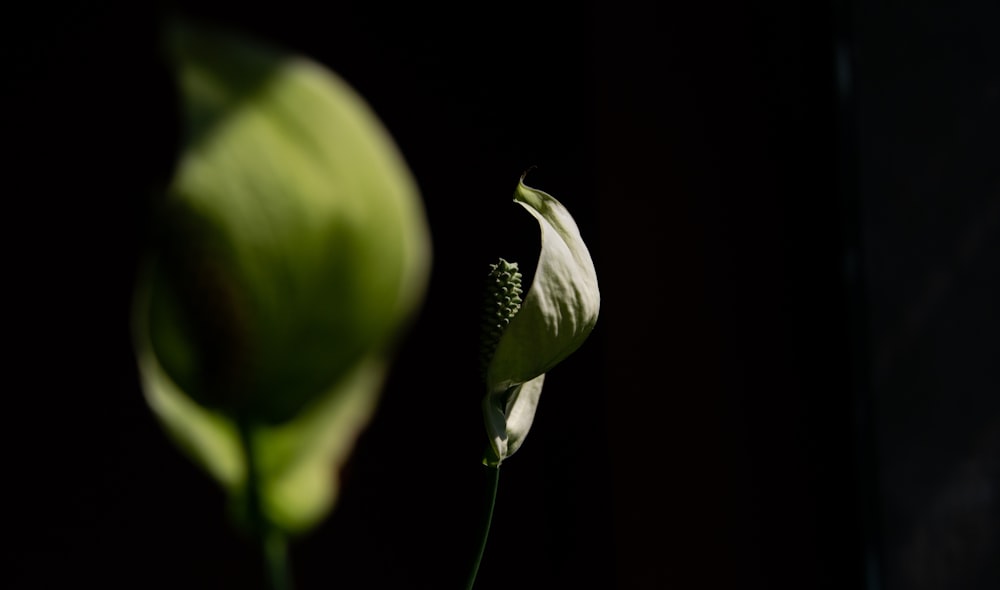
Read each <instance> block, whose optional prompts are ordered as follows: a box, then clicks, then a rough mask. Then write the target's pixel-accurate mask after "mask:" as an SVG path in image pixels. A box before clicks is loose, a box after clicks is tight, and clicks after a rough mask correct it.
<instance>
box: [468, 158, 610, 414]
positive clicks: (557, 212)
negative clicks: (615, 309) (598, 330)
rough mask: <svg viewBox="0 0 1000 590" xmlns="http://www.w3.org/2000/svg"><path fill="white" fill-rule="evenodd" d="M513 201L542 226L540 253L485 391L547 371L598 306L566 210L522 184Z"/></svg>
mask: <svg viewBox="0 0 1000 590" xmlns="http://www.w3.org/2000/svg"><path fill="white" fill-rule="evenodd" d="M514 199H515V201H517V202H518V203H519V204H520V205H522V206H523V207H524V208H525V209H527V210H528V212H529V213H531V214H532V215H533V216H534V217H535V219H536V220H538V225H539V226H540V227H541V232H542V237H541V254H540V255H539V257H538V266H537V268H536V269H535V275H534V279H533V280H532V283H531V288H530V289H529V290H528V293H527V295H525V296H524V302H523V303H522V305H521V310H520V311H519V312H518V314H517V315H516V316H515V317H514V319H513V320H511V322H510V325H509V326H507V329H506V330H505V331H504V333H503V336H502V337H501V339H500V343H499V344H498V345H497V349H496V352H495V354H494V355H493V360H492V361H491V362H490V366H489V370H488V375H487V391H488V393H491V394H496V393H502V392H504V391H507V390H508V389H509V388H511V387H513V386H514V385H517V384H519V383H524V382H526V381H530V380H531V379H534V378H535V377H537V376H539V375H541V374H543V373H547V372H548V371H549V370H550V369H551V368H552V367H554V366H555V365H557V364H558V363H559V362H560V361H562V360H563V359H564V358H566V357H567V356H569V355H570V354H571V353H572V352H573V351H575V350H576V349H577V348H579V347H580V345H581V344H583V342H584V341H585V340H586V339H587V336H589V335H590V332H591V330H593V328H594V324H596V323H597V315H598V312H599V311H600V307H601V294H600V290H599V289H598V286H597V271H596V270H595V269H594V262H593V260H591V257H590V251H589V250H588V249H587V245H586V244H585V243H584V242H583V238H582V237H581V236H580V230H579V228H577V226H576V222H575V221H574V220H573V217H572V216H571V215H570V214H569V211H567V210H566V208H565V207H564V206H563V205H562V204H561V203H560V202H559V201H557V200H556V199H555V198H553V197H552V196H551V195H548V194H546V193H544V192H542V191H539V190H535V189H533V188H529V187H527V186H525V184H524V181H523V177H522V180H521V182H519V183H518V187H517V191H516V192H515V193H514Z"/></svg>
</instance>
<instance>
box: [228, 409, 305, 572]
mask: <svg viewBox="0 0 1000 590" xmlns="http://www.w3.org/2000/svg"><path fill="white" fill-rule="evenodd" d="M239 431H240V443H241V444H242V446H243V452H244V454H245V455H246V462H247V491H246V494H247V496H246V500H247V506H246V509H247V516H248V521H249V523H250V529H251V533H252V534H253V536H254V537H255V540H256V542H257V544H258V549H259V551H260V557H261V560H262V561H263V564H264V573H265V574H266V577H267V587H268V588H269V590H291V588H292V584H291V578H290V576H289V570H288V541H287V539H286V538H285V536H284V534H282V532H281V531H280V530H278V529H277V528H275V527H274V526H273V525H272V524H271V523H270V522H269V521H268V519H267V516H265V514H264V510H263V507H262V506H261V498H260V486H261V481H260V465H259V464H258V462H257V449H256V447H255V445H254V438H253V426H251V425H250V424H248V423H246V422H242V421H241V422H240V424H239Z"/></svg>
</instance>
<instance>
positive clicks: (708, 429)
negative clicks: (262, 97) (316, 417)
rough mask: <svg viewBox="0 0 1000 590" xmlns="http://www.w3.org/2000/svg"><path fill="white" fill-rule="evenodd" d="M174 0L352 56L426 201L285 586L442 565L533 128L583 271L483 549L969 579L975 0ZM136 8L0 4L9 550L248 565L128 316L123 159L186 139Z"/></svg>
mask: <svg viewBox="0 0 1000 590" xmlns="http://www.w3.org/2000/svg"><path fill="white" fill-rule="evenodd" d="M862 4H864V5H865V7H864V8H862V7H861V5H862ZM171 6H173V7H175V8H177V9H179V10H182V11H184V12H185V13H187V14H189V15H191V16H194V17H198V18H205V19H213V20H216V21H217V22H220V23H222V24H227V25H230V26H233V27H236V28H239V29H241V30H243V31H245V32H249V33H251V34H254V35H257V36H259V37H261V38H263V39H267V40H270V41H272V42H275V43H279V44H281V45H283V46H285V47H287V48H289V49H292V50H295V51H299V52H301V53H304V54H307V55H310V56H312V57H313V58H315V59H317V60H319V61H321V62H322V63H324V64H326V65H327V66H329V67H330V68H331V69H333V70H334V71H336V72H337V73H338V74H340V75H341V76H342V77H344V78H345V79H346V80H347V81H349V82H350V83H351V84H352V85H353V86H354V87H355V88H356V89H357V90H358V91H359V92H360V93H361V94H362V95H363V96H365V98H366V99H367V100H368V101H369V103H370V104H371V105H372V107H373V108H374V109H375V111H376V112H377V113H378V115H379V116H380V117H381V118H382V120H383V122H384V123H385V125H386V126H387V128H388V129H389V130H390V131H391V132H392V134H393V136H394V137H395V139H396V141H397V143H398V144H399V146H400V149H401V150H402V152H403V154H404V155H405V157H406V158H407V161H408V163H409V164H410V167H411V169H412V170H413V173H414V175H415V176H416V178H417V181H418V183H419V185H420V188H421V192H422V194H423V197H424V201H425V205H426V208H427V214H428V219H429V222H430V225H431V230H432V234H433V240H434V249H435V251H434V255H435V257H434V269H433V274H432V278H431V284H430V288H429V291H428V295H427V300H426V303H425V305H424V307H423V309H422V312H421V314H420V317H419V318H417V320H416V323H415V324H414V325H413V327H412V329H411V330H410V331H409V333H408V334H407V336H406V339H405V341H404V342H403V344H402V346H401V349H400V354H399V357H398V359H397V361H396V363H395V364H394V366H393V367H394V368H393V373H392V375H391V377H390V380H389V382H388V384H387V386H386V389H385V391H384V397H383V400H382V404H381V405H380V407H379V411H378V414H377V415H376V417H375V419H374V421H373V423H372V424H371V426H370V428H369V429H368V430H367V431H366V433H365V434H364V436H363V437H362V439H361V440H360V441H359V444H358V447H357V449H356V452H355V454H354V456H353V458H352V460H351V462H350V464H349V465H348V466H346V468H345V470H344V474H343V475H344V488H343V490H342V496H341V498H340V502H339V503H338V505H337V507H336V509H335V511H334V513H333V514H332V515H331V516H330V518H329V519H327V520H326V521H325V522H324V523H323V524H322V526H321V527H319V528H318V529H317V530H316V531H315V532H314V533H312V534H311V535H309V536H308V537H306V538H303V539H299V540H297V541H296V543H295V544H294V545H293V548H292V563H293V568H294V573H295V577H296V582H297V588H299V589H301V590H310V589H312V588H331V587H337V588H452V587H462V584H463V582H464V579H465V576H466V575H467V570H468V567H469V563H470V561H471V558H472V553H473V550H474V547H475V542H476V534H477V532H478V529H479V526H480V517H481V511H482V503H483V501H484V493H485V473H484V470H483V468H482V467H481V466H480V465H479V458H480V454H481V452H482V450H483V445H484V444H485V440H484V435H483V432H482V425H481V420H480V414H479V392H478V387H477V384H478V381H477V376H476V371H477V366H476V359H475V353H476V342H477V334H476V327H477V326H476V321H477V318H478V316H477V314H478V309H479V304H480V302H479V288H480V286H481V283H480V281H481V277H482V275H483V273H484V269H485V268H486V266H487V265H488V264H489V263H490V262H493V261H494V259H495V258H496V257H497V256H504V257H508V258H517V259H519V260H530V252H531V251H532V248H533V247H534V243H533V242H532V240H535V239H536V238H535V234H536V230H535V228H534V227H533V225H532V223H533V222H531V221H530V220H526V219H524V217H526V216H524V214H523V212H521V211H519V210H518V208H517V207H516V206H515V205H513V204H512V203H511V202H510V197H511V194H512V191H513V188H514V186H515V184H516V181H517V178H518V177H519V176H520V174H521V173H522V172H524V171H525V170H527V169H528V168H530V167H532V166H536V168H534V169H533V170H532V171H531V173H530V175H529V179H528V180H529V184H532V185H533V186H536V187H538V188H541V189H543V190H545V191H547V192H550V193H552V194H553V195H555V196H556V197H557V198H559V199H560V200H561V201H562V202H563V203H564V204H566V205H567V207H568V208H569V209H570V211H571V212H572V213H573V214H574V217H575V218H576V220H577V222H578V224H579V225H580V229H581V232H582V234H583V236H584V238H585V239H586V240H587V242H588V244H589V245H590V248H591V251H592V253H593V255H594V258H595V263H596V266H597V270H598V276H599V278H600V281H601V287H602V297H603V306H602V312H601V317H600V320H599V322H598V325H597V328H596V329H595V331H594V333H593V334H592V336H591V338H590V339H589V340H588V341H587V343H586V344H585V345H584V347H583V348H581V349H580V350H579V351H578V352H577V353H576V354H574V355H573V356H572V357H570V359H568V360H567V361H566V362H564V363H563V364H561V365H560V366H559V367H557V368H556V369H555V370H553V371H552V373H551V374H550V375H549V376H548V378H547V381H546V387H545V395H544V396H543V398H542V403H541V406H540V408H539V412H538V415H537V417H536V421H535V426H534V428H533V431H532V433H531V435H530V436H529V438H528V440H527V442H526V443H525V446H524V447H523V449H522V450H521V451H520V452H519V453H518V454H517V455H516V456H515V457H514V458H512V459H511V460H510V462H509V463H508V464H505V466H504V468H503V473H502V477H501V481H500V492H499V497H498V501H497V513H496V517H495V520H494V528H493V534H492V536H491V538H490V545H489V546H488V549H487V553H486V557H485V560H484V562H483V567H482V570H481V572H480V584H479V585H478V586H477V587H478V588H482V589H484V590H485V589H487V588H510V587H517V588H522V589H528V588H569V587H581V588H621V589H633V588H635V589H647V588H656V589H659V588H729V587H767V588H796V589H801V588H838V589H840V588H871V589H874V588H877V587H879V586H878V585H877V584H878V583H881V584H882V586H881V587H885V588H887V589H890V590H896V589H910V588H913V589H917V588H992V587H995V585H996V582H997V580H998V579H1000V573H998V566H997V562H996V555H997V554H1000V550H998V546H1000V545H998V538H997V535H998V533H997V528H996V527H995V526H992V527H991V526H989V524H988V523H990V522H993V521H995V520H996V515H997V510H998V508H997V486H998V484H1000V474H998V463H997V461H998V460H997V457H998V456H1000V448H998V447H1000V441H998V431H1000V424H998V415H1000V414H998V396H997V391H998V389H1000V387H998V383H1000V378H998V375H997V366H998V363H997V359H998V358H1000V355H998V352H1000V350H998V336H997V334H998V333H1000V330H998V328H1000V326H998V318H997V315H996V311H995V301H997V298H998V279H997V265H996V259H997V257H996V253H997V252H998V251H1000V248H998V243H997V236H998V232H1000V230H998V216H1000V206H998V202H1000V196H998V195H1000V173H998V166H997V164H996V162H997V161H1000V159H998V158H997V155H998V150H997V148H998V142H1000V139H998V138H1000V120H998V115H997V107H998V106H1000V74H998V72H1000V67H998V66H1000V63H998V62H1000V56H998V51H1000V46H998V42H997V40H996V37H995V36H994V35H993V34H992V33H991V31H992V28H991V27H992V25H993V24H995V23H996V22H998V21H997V17H998V16H1000V15H998V14H997V10H996V8H995V7H990V6H989V4H988V3H983V4H973V3H945V2H930V1H927V2H918V3H906V4H905V6H904V4H903V3H881V4H873V3H857V7H855V5H853V4H844V3H835V4H827V3H822V2H817V3H801V4H800V3H795V2H778V1H771V2H756V3H741V2H727V3H720V4H707V3H703V4H698V3H660V4H656V3H646V2H639V1H629V0H626V1H622V2H615V3H611V2H601V1H594V2H588V3H579V4H573V5H567V6H566V7H561V6H558V5H556V4H552V3H532V2H519V1H516V2H506V3H479V4H472V3H444V4H442V3H436V4H433V5H431V6H427V5H422V4H420V3H412V4H401V5H394V4H387V3H378V2H372V3H360V2H349V3H310V2H300V1H297V0H292V1H286V2H281V3H274V4H270V5H267V6H257V5H251V4H246V3H236V2H222V3H219V2H216V3H210V4H204V3H196V2H181V3H179V4H174V5H171ZM805 6H808V7H805ZM946 6H947V7H946ZM161 14H162V13H161V12H160V7H155V6H149V7H143V6H135V5H133V4H132V3H126V2H116V1H106V2H90V3H68V2H63V3H57V4H55V5H52V4H46V5H42V4H35V5H27V4H19V5H16V7H15V8H13V9H12V12H10V13H9V14H8V15H7V16H5V17H4V20H3V29H4V30H3V37H4V40H5V41H4V51H5V53H4V56H3V64H4V68H5V71H4V96H3V100H4V101H5V108H4V109H3V117H4V138H3V140H4V143H5V147H6V148H7V151H8V152H10V155H9V156H7V157H6V158H5V160H4V182H3V189H2V190H3V195H4V204H5V207H6V211H5V215H4V220H5V221H6V226H7V231H6V232H5V239H4V250H5V253H6V256H5V263H6V264H5V266H6V279H5V282H4V284H5V291H6V294H5V299H6V301H7V304H6V305H5V309H6V312H7V314H8V318H7V321H6V322H5V324H6V329H5V331H4V334H5V337H4V340H5V341H6V342H7V344H8V346H7V348H8V350H11V351H13V352H14V354H13V355H10V354H9V353H7V355H6V356H5V358H6V359H7V362H6V363H5V365H6V367H7V377H8V384H7V385H6V386H5V387H4V390H5V392H4V397H5V398H6V399H7V401H8V404H7V406H6V409H5V411H4V414H3V415H4V418H5V419H4V424H5V427H4V429H3V430H4V435H5V436H4V438H5V439H8V442H7V444H6V445H5V461H4V467H5V475H4V479H3V481H4V484H3V487H4V489H5V492H6V494H5V495H6V496H7V497H8V499H7V500H6V502H5V508H6V516H5V520H7V521H8V522H9V523H10V524H11V525H12V526H9V527H6V528H5V532H6V537H7V541H8V545H9V546H13V547H14V550H13V553H10V552H9V551H8V552H7V553H8V555H12V557H13V560H14V567H13V568H7V569H6V570H5V573H4V574H3V575H4V576H5V577H7V578H11V577H12V580H5V582H6V583H4V586H5V587H11V588H18V589H20V588H25V589H29V588H30V589H35V588H63V587H69V586H76V585H80V584H85V583H86V584H95V585H97V586H100V587H105V588H179V587H181V588H256V587H259V586H260V582H259V576H258V575H257V574H258V571H257V569H256V568H255V566H254V565H253V562H252V560H253V552H252V550H251V547H250V546H249V545H248V544H246V543H244V542H243V541H242V540H241V539H240V538H239V537H237V536H236V535H235V534H234V532H233V530H232V529H231V528H230V527H229V524H228V522H227V520H226V514H225V498H224V497H223V496H222V494H221V492H220V491H219V490H218V489H217V488H216V487H215V485H214V484H213V483H212V482H211V481H210V480H209V479H208V478H207V477H206V476H204V475H203V474H202V473H201V472H200V471H198V470H197V469H196V468H195V467H194V466H193V465H192V464H191V463H190V462H189V461H188V460H187V459H186V458H185V457H184V456H182V455H181V454H180V453H179V452H177V451H176V450H175V449H174V448H173V447H172V446H171V445H170V444H169V442H168V441H167V440H166V438H165V437H164V436H163V434H162V432H161V431H160V430H159V427H158V425H157V423H156V422H155V421H154V419H153V417H152V416H151V414H150V412H149V410H148V408H147V407H146V406H145V405H144V402H143V400H142V396H141V393H140V391H139V388H138V383H137V378H136V372H135V368H134V362H133V359H132V356H131V354H132V353H131V347H130V344H129V338H128V306H129V300H130V297H131V288H132V283H133V278H134V271H135V264H136V262H137V260H138V256H139V253H140V251H141V246H142V244H143V240H144V238H145V236H146V227H147V223H148V221H149V219H148V217H147V215H148V209H147V208H146V205H147V203H148V196H149V194H150V193H151V192H153V191H155V190H156V188H157V187H158V186H160V185H162V184H163V183H164V182H165V181H166V180H167V179H168V178H169V174H170V170H171V166H172V163H173V160H172V158H173V156H174V155H175V154H176V150H177V148H178V145H177V141H178V139H177V128H176V125H175V122H176V112H175V104H174V103H173V101H172V97H173V94H172V92H173V89H172V86H171V80H170V78H169V75H168V73H167V71H166V70H165V68H164V66H163V64H162V62H161V61H160V59H159V56H158V53H157V48H156V32H157V25H158V22H159V21H158V19H159V16H160V15H161ZM522 264H526V263H522Z"/></svg>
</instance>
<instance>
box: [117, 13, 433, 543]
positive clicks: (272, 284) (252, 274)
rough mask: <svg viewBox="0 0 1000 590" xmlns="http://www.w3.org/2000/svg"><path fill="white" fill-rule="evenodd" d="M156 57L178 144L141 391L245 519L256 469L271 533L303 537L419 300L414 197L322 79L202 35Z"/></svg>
mask: <svg viewBox="0 0 1000 590" xmlns="http://www.w3.org/2000/svg"><path fill="white" fill-rule="evenodd" d="M165 48H166V56H167V59H168V62H169V65H170V67H171V69H172V72H173V75H174V79H175V81H176V86H177V88H178V90H179V97H180V107H181V115H182V122H183V137H182V140H183V141H182V149H181V153H180V154H179V157H178V159H177V163H176V169H175V173H174V176H173V178H172V180H171V182H170V185H169V186H168V187H167V190H166V195H165V198H164V199H163V202H162V203H161V205H162V207H161V208H159V209H158V210H157V211H156V216H155V225H156V232H155V234H154V240H153V244H151V248H150V252H149V254H148V256H147V257H146V258H145V263H144V265H143V268H142V272H141V276H140V280H139V283H138V286H137V289H136V297H135V315H134V322H133V326H134V332H135V348H136V356H137V359H138V364H139V369H140V373H141V377H142V385H143V390H144V393H145V396H146V399H147V400H148V402H149V404H150V405H151V407H152V409H153V410H154V412H155V414H156V416H157V417H158V418H159V419H160V421H161V422H162V423H163V424H164V426H165V427H166V430H167V431H168V433H169V434H170V435H172V436H173V438H174V439H175V440H176V442H177V443H178V444H179V445H180V446H181V447H182V448H183V449H184V450H185V451H186V452H188V453H189V454H190V455H191V456H192V457H193V458H194V459H195V460H196V461H197V462H198V464H200V465H201V466H202V467H204V468H205V469H206V470H207V471H208V472H209V473H210V474H211V475H212V476H213V477H214V478H215V479H217V480H218V481H219V482H220V483H221V484H222V485H223V486H224V487H225V489H226V490H227V491H229V492H230V494H231V496H232V497H233V499H234V501H235V504H236V505H238V504H239V503H240V502H241V501H243V499H245V498H246V497H247V494H248V493H249V492H248V489H247V486H248V471H250V470H251V469H253V471H254V478H253V479H254V481H257V482H258V483H259V486H254V488H255V490H256V488H257V487H259V490H257V496H259V501H260V504H261V505H262V510H263V512H264V516H265V517H266V518H267V520H268V521H269V522H270V523H272V524H273V525H275V526H277V527H279V528H280V529H284V530H286V531H299V530H303V529H306V528H308V527H311V526H312V525H314V524H316V523H317V522H318V521H319V520H320V518H321V517H323V516H324V514H325V513H326V512H327V510H329V509H330V508H331V507H332V505H333V502H334V501H335V498H336V494H337V472H338V464H339V463H342V462H343V461H344V460H345V459H346V457H347V455H348V454H349V453H350V451H351V449H352V448H353V445H354V442H355V440H356V438H357V436H358V435H359V434H360V432H361V430H362V429H363V428H364V426H365V425H366V424H367V422H368V421H369V419H370V417H371V416H372V414H373V412H374V409H375V406H376V401H377V399H378V395H379V392H380V388H381V385H382V382H383V379H384V375H385V372H386V367H387V364H388V363H389V361H390V356H391V354H392V349H393V348H394V343H395V341H396V340H397V336H398V334H399V332H400V330H401V329H402V328H403V327H404V326H405V325H406V323H407V321H408V319H409V318H410V317H411V315H412V314H413V313H414V312H415V311H416V308H417V306H418V305H419V303H420V302H421V300H422V297H423V294H424V290H425V285H426V281H427V278H428V274H429V264H430V236H429V230H428V228H427V226H426V220H425V217H424V211H423V207H422V204H421V202H420V196H419V194H418V191H417V187H416V184H415V182H414V180H413V178H412V177H411V175H410V172H409V169H408V167H407V166H406V164H405V162H404V160H403V158H402V157H401V155H400V154H399V153H398V151H397V148H396V146H395V144H394V142H393V141H392V139H391V137H390V135H389V134H388V133H387V131H386V130H385V129H384V128H383V126H382V125H381V123H380V122H379V121H378V119H377V118H376V116H375V115H374V113H373V112H372V111H371V110H370V109H369V107H368V106H367V104H366V103H365V101H364V100H363V99H362V98H361V97H360V96H358V95H357V94H356V93H355V92H354V91H353V90H352V89H351V88H350V87H349V86H348V85H347V84H346V83H345V82H343V81H342V80H341V79H339V78H338V77H337V76H336V75H334V74H333V73H332V72H330V71H328V70H327V69H325V68H324V67H323V66H322V65H320V64H318V63H315V62H313V61H311V60H309V59H306V58H304V57H301V56H297V55H291V54H288V53H286V52H284V51H281V50H279V49H276V48H271V47H267V46H264V45H262V44H260V43H257V42H255V41H253V40H250V39H247V38H246V37H242V36H238V35H234V34H232V33H230V32H223V31H218V30H214V29H210V28H207V27H205V26H202V25H196V24H192V23H182V22H177V23H171V25H170V27H169V28H168V33H167V35H166V43H165ZM247 438H249V439H250V441H249V444H248V443H247ZM251 462H252V465H251ZM257 496H255V497H257Z"/></svg>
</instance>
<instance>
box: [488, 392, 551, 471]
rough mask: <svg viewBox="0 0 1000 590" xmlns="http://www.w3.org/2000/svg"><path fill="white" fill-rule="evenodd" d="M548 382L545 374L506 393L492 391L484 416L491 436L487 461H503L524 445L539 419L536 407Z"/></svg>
mask: <svg viewBox="0 0 1000 590" xmlns="http://www.w3.org/2000/svg"><path fill="white" fill-rule="evenodd" d="M544 383H545V375H544V374H543V375H539V376H538V377H535V378H534V379H532V380H531V381H528V382H526V383H521V384H519V385H515V386H514V387H512V388H510V391H508V392H506V394H504V395H488V396H486V397H485V398H483V417H484V418H485V421H486V433H487V436H488V437H489V439H490V451H489V453H488V454H487V457H486V458H485V459H484V460H483V462H484V463H485V464H486V465H490V466H494V467H495V466H497V465H500V463H501V462H502V461H503V460H504V459H506V458H507V457H510V456H511V455H513V454H514V452H515V451H517V449H519V448H520V447H521V443H522V442H524V438H525V437H526V436H528V430H530V429H531V423H532V422H534V420H535V410H536V409H537V407H538V399H539V398H540V397H541V395H542V385H544Z"/></svg>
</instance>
